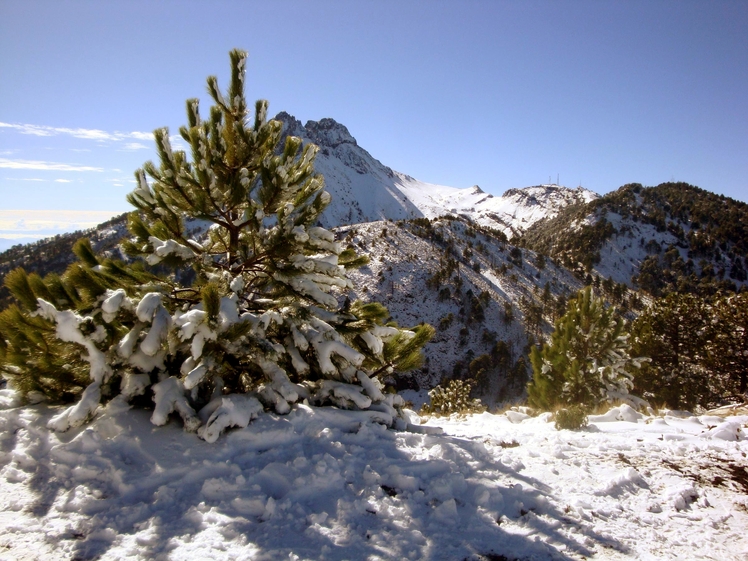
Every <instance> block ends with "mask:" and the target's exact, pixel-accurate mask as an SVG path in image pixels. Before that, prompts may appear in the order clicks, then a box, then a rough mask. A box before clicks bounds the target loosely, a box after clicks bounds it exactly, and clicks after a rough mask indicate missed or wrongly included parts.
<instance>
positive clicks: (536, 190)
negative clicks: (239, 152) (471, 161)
mask: <svg viewBox="0 0 748 561" xmlns="http://www.w3.org/2000/svg"><path fill="white" fill-rule="evenodd" d="M275 118H276V119H278V120H280V121H282V122H283V123H284V129H285V130H284V132H285V133H286V134H289V135H294V136H299V137H301V138H303V139H305V140H307V141H309V142H313V143H315V144H317V145H318V146H319V147H320V152H319V154H318V156H317V160H316V162H315V167H316V169H317V171H318V172H319V173H321V174H322V175H323V176H324V177H325V182H326V185H327V190H328V191H329V192H330V194H331V195H332V203H331V204H330V206H329V207H328V208H327V210H326V211H325V214H324V215H323V223H324V224H325V226H338V225H342V224H354V223H361V222H372V221H376V220H385V219H389V220H402V219H409V218H424V217H425V218H436V217H439V216H444V215H449V214H452V215H461V216H464V217H467V218H469V219H471V220H473V221H475V222H477V223H478V224H480V225H482V226H485V227H489V228H494V229H497V230H500V231H502V232H503V233H504V234H505V235H506V236H507V237H512V236H514V235H518V234H521V233H522V232H523V231H524V230H525V229H527V228H528V227H529V226H530V225H532V224H534V223H535V222H537V221H538V220H541V219H543V218H549V217H553V216H555V215H556V214H557V213H558V211H559V210H561V209H562V208H564V207H566V206H568V205H570V204H577V203H586V202H589V201H591V200H594V199H595V198H597V197H598V195H597V194H596V193H593V192H592V191H589V190H587V189H583V188H581V187H580V188H577V189H568V188H566V187H561V186H559V185H539V186H536V187H527V188H524V189H510V190H509V191H507V192H506V193H504V195H503V196H501V197H494V196H493V195H490V194H488V193H485V192H483V191H482V190H481V189H480V187H478V186H477V185H475V186H473V187H469V188H466V189H458V188H456V187H447V186H444V185H434V184H431V183H424V182H422V181H419V180H417V179H415V178H413V177H410V176H409V175H406V174H403V173H400V172H397V171H394V170H392V169H390V168H389V167H387V166H385V165H383V164H382V163H381V162H379V161H378V160H376V159H374V158H373V157H372V156H371V154H369V153H368V152H367V151H366V150H364V149H363V148H361V147H360V146H359V145H358V143H357V142H356V139H355V138H353V136H351V134H350V133H349V132H348V129H347V128H346V127H345V126H343V125H341V124H340V123H338V122H336V121H335V120H333V119H322V120H320V121H308V122H307V123H306V125H302V124H301V122H300V121H298V120H297V119H295V118H294V117H292V116H291V115H289V114H288V113H280V114H278V115H277V116H276V117H275Z"/></svg>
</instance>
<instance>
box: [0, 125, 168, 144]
mask: <svg viewBox="0 0 748 561" xmlns="http://www.w3.org/2000/svg"><path fill="white" fill-rule="evenodd" d="M0 128H10V129H13V130H15V131H17V132H20V133H21V134H31V135H34V136H57V135H61V134H62V135H68V136H72V137H75V138H82V139H85V140H98V141H102V142H105V141H109V142H112V141H115V142H117V141H124V140H130V139H135V140H152V139H153V134H152V133H149V132H139V131H133V132H119V131H115V132H108V131H103V130H99V129H80V128H78V129H70V128H65V127H49V126H46V125H29V124H17V123H3V122H1V121H0Z"/></svg>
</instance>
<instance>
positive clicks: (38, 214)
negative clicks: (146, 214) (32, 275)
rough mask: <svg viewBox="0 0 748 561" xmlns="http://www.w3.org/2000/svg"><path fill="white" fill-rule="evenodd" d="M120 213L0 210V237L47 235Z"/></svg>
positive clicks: (91, 223)
mask: <svg viewBox="0 0 748 561" xmlns="http://www.w3.org/2000/svg"><path fill="white" fill-rule="evenodd" d="M121 213H122V212H121V211H111V210H108V211H107V210H0V237H4V238H8V237H12V236H22V235H25V236H28V235H37V236H41V235H47V236H49V235H53V234H56V233H61V232H72V231H74V230H83V229H86V228H93V227H94V226H96V225H98V224H101V223H102V222H105V221H106V220H109V219H110V218H111V217H113V216H116V215H118V214H121Z"/></svg>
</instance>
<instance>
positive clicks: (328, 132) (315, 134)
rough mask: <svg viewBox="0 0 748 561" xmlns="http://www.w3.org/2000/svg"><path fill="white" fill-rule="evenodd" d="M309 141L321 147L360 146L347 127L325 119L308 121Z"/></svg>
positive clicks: (306, 126) (305, 126)
mask: <svg viewBox="0 0 748 561" xmlns="http://www.w3.org/2000/svg"><path fill="white" fill-rule="evenodd" d="M304 128H305V129H306V132H307V135H308V136H309V140H311V141H312V142H314V143H315V144H318V145H320V146H329V147H330V148H336V147H338V146H340V145H341V144H353V145H354V146H358V144H357V143H356V139H355V138H353V136H352V135H351V133H350V132H348V129H347V128H346V127H345V125H341V124H340V123H338V122H337V121H336V120H335V119H330V118H329V117H325V118H324V119H320V120H319V121H307V122H306V125H304Z"/></svg>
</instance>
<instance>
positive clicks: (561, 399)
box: [527, 286, 646, 410]
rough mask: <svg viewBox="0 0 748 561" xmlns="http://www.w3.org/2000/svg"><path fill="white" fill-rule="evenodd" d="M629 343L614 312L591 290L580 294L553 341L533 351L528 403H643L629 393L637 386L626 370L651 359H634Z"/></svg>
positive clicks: (547, 407)
mask: <svg viewBox="0 0 748 561" xmlns="http://www.w3.org/2000/svg"><path fill="white" fill-rule="evenodd" d="M628 339H629V336H628V334H627V333H626V331H625V322H624V320H623V319H622V318H620V317H617V316H616V312H615V308H612V307H606V306H605V303H604V302H603V300H602V299H601V298H598V297H597V296H595V294H594V292H593V291H592V288H591V287H589V286H588V287H587V288H585V289H584V290H582V291H580V292H579V294H577V296H576V298H573V299H571V300H569V303H568V307H567V311H566V314H564V316H563V317H561V318H560V319H559V320H558V321H557V322H556V325H555V330H554V331H553V333H552V334H551V340H550V342H549V343H547V344H544V345H543V347H542V349H539V348H538V347H533V349H532V352H531V354H530V360H531V363H532V368H533V379H532V380H531V381H530V383H529V384H528V386H527V393H528V401H529V403H530V404H531V405H532V406H533V407H537V408H539V409H544V410H550V409H553V408H555V407H556V406H559V405H572V404H582V405H588V406H594V405H597V404H598V403H601V402H603V401H605V400H608V401H612V400H622V401H629V402H633V403H636V404H638V403H639V402H640V400H639V399H638V398H635V397H634V396H631V395H629V393H628V390H629V389H630V388H631V386H632V382H631V374H630V373H629V372H628V371H627V368H630V367H635V368H638V367H639V366H640V364H641V362H642V360H646V359H641V358H631V356H630V355H629V342H628Z"/></svg>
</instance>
